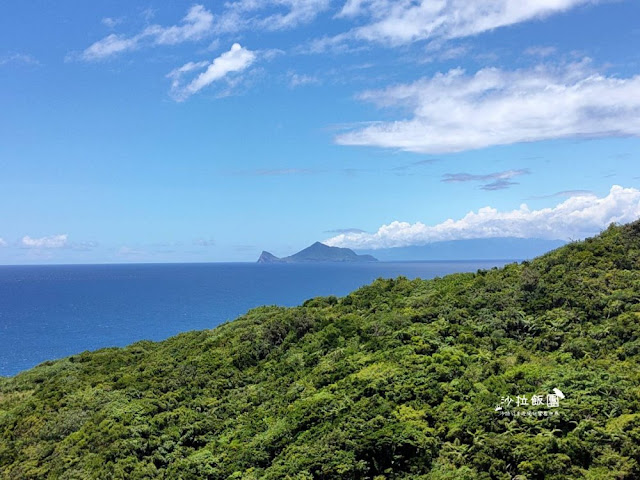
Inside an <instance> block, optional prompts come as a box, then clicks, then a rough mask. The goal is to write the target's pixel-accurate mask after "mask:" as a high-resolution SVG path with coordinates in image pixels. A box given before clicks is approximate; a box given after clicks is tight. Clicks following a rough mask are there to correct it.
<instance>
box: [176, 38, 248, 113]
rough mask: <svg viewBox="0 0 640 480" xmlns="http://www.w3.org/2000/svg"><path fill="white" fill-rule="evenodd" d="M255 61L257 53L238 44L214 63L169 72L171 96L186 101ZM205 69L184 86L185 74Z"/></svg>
mask: <svg viewBox="0 0 640 480" xmlns="http://www.w3.org/2000/svg"><path fill="white" fill-rule="evenodd" d="M255 59H256V53H255V52H253V51H251V50H247V49H246V48H244V47H242V46H240V44H238V43H234V44H233V45H232V46H231V49H230V50H229V51H228V52H225V53H223V54H222V55H220V56H219V57H218V58H216V59H215V60H213V62H210V63H209V62H206V61H205V62H197V63H194V62H189V63H186V64H184V65H183V66H181V67H179V68H176V69H175V70H172V71H171V72H169V74H167V77H168V78H170V79H171V80H172V82H171V94H172V96H173V98H175V99H176V100H177V101H182V100H185V99H186V98H188V97H190V96H191V95H193V94H194V93H197V92H199V91H200V90H202V89H203V88H204V87H206V86H207V85H210V84H211V83H213V82H215V81H217V80H221V79H222V78H224V77H226V76H227V75H229V74H230V73H234V72H241V71H243V70H245V69H246V68H248V67H249V66H250V65H251V64H252V63H253V62H254V61H255ZM205 67H206V70H205V71H204V72H201V73H200V74H199V75H197V76H196V77H195V78H194V79H193V80H191V82H189V83H187V84H186V85H183V84H182V79H183V76H184V75H185V74H187V73H191V72H193V71H196V70H201V69H203V68H205Z"/></svg>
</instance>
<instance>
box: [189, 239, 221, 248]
mask: <svg viewBox="0 0 640 480" xmlns="http://www.w3.org/2000/svg"><path fill="white" fill-rule="evenodd" d="M193 244H194V245H195V246H197V247H215V245H216V241H215V239H213V238H198V239H196V240H194V241H193Z"/></svg>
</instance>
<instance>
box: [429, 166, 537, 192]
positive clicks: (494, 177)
mask: <svg viewBox="0 0 640 480" xmlns="http://www.w3.org/2000/svg"><path fill="white" fill-rule="evenodd" d="M529 173H531V172H530V171H529V169H528V168H520V169H518V170H505V171H502V172H493V173H486V174H482V175H475V174H471V173H445V174H444V176H443V178H442V181H443V182H447V183H460V182H486V183H484V185H482V186H481V187H480V188H481V189H483V190H490V191H492V190H504V189H505V188H509V187H511V186H513V185H517V184H518V182H514V181H513V179H514V178H516V177H519V176H521V175H528V174H529Z"/></svg>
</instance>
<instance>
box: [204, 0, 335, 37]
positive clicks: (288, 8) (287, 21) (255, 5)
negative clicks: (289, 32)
mask: <svg viewBox="0 0 640 480" xmlns="http://www.w3.org/2000/svg"><path fill="white" fill-rule="evenodd" d="M330 4H331V0H263V1H257V0H239V1H236V2H233V3H231V2H229V3H227V4H225V7H226V9H225V10H224V12H223V13H222V14H221V15H220V16H219V17H217V18H216V22H215V27H214V28H215V30H216V31H217V32H219V33H230V32H233V33H235V32H239V31H241V30H247V29H252V30H268V31H276V30H285V29H290V28H294V27H297V26H299V25H302V24H306V23H309V22H311V21H312V20H314V19H315V18H316V17H317V15H318V14H319V13H321V12H323V11H325V10H327V9H328V8H329V6H330ZM274 7H275V9H276V11H275V12H274V10H273V9H274Z"/></svg>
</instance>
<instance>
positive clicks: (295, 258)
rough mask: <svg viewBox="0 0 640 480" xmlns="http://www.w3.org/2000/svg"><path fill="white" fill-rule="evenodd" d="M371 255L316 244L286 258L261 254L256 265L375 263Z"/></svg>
mask: <svg viewBox="0 0 640 480" xmlns="http://www.w3.org/2000/svg"><path fill="white" fill-rule="evenodd" d="M377 261H378V259H377V258H375V257H374V256H372V255H358V254H357V253H356V252H354V251H353V250H351V249H349V248H340V247H330V246H329V245H325V244H324V243H320V242H316V243H314V244H313V245H311V246H309V247H307V248H305V249H304V250H300V251H299V252H298V253H296V254H293V255H290V256H288V257H283V258H279V257H276V256H275V255H272V254H271V253H269V252H264V251H263V252H262V254H261V255H260V258H258V263H323V262H359V263H360V262H377Z"/></svg>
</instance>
